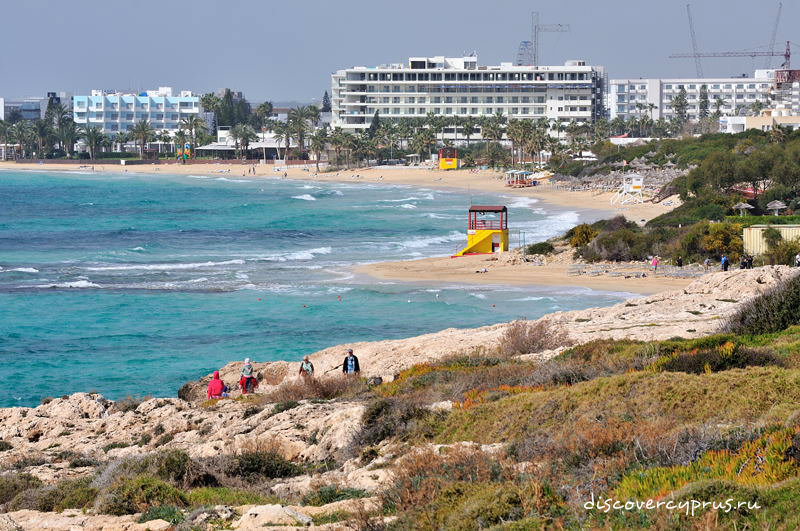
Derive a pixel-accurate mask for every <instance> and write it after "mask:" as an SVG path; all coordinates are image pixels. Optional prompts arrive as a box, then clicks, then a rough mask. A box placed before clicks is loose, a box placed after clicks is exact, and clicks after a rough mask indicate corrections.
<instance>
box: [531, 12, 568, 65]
mask: <svg viewBox="0 0 800 531" xmlns="http://www.w3.org/2000/svg"><path fill="white" fill-rule="evenodd" d="M569 30H570V28H569V24H540V23H539V12H538V11H534V12H533V13H531V42H532V43H533V66H538V65H539V34H540V33H542V32H549V33H566V32H568V31H569ZM523 42H524V41H523ZM520 46H521V45H520Z"/></svg>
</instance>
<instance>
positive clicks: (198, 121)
mask: <svg viewBox="0 0 800 531" xmlns="http://www.w3.org/2000/svg"><path fill="white" fill-rule="evenodd" d="M180 128H181V129H186V130H187V131H189V145H190V146H191V149H192V151H191V152H192V156H194V148H195V146H196V140H197V135H198V134H199V133H200V132H201V131H205V130H207V129H208V125H206V121H205V120H203V119H202V118H200V117H199V116H197V115H196V114H195V115H192V116H187V117H186V118H184V119H183V120H181V123H180Z"/></svg>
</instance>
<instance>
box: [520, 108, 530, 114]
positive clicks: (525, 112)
mask: <svg viewBox="0 0 800 531" xmlns="http://www.w3.org/2000/svg"><path fill="white" fill-rule="evenodd" d="M528 111H530V108H528V107H523V108H522V114H529V112H528Z"/></svg>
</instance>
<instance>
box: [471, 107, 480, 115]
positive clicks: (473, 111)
mask: <svg viewBox="0 0 800 531" xmlns="http://www.w3.org/2000/svg"><path fill="white" fill-rule="evenodd" d="M469 113H470V114H478V108H477V107H473V108H471V109H470V110H469Z"/></svg>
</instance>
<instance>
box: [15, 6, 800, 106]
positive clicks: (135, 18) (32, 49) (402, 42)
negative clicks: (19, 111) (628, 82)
mask: <svg viewBox="0 0 800 531" xmlns="http://www.w3.org/2000/svg"><path fill="white" fill-rule="evenodd" d="M777 5H778V3H777V2H776V1H772V0H694V1H693V2H692V10H693V14H694V19H695V28H696V31H697V39H698V46H699V48H700V50H701V51H722V50H750V49H758V48H759V47H760V49H764V50H765V49H767V48H768V45H769V40H770V37H771V34H772V27H773V24H774V21H775V15H776V12H777ZM532 9H536V10H538V11H539V12H540V13H541V17H542V23H563V24H570V26H571V29H572V31H571V32H570V33H549V34H543V36H542V41H541V43H542V51H541V61H540V62H542V63H543V64H561V63H563V61H565V60H567V59H585V60H587V61H588V62H590V63H592V64H601V65H604V66H605V67H606V68H607V71H608V73H609V75H610V77H612V78H615V77H677V76H694V74H695V68H694V62H693V61H692V60H686V59H668V58H667V56H668V55H669V54H670V53H673V52H688V51H691V42H690V39H689V29H688V23H687V17H686V1H685V0H679V1H676V0H560V1H558V0H548V1H525V2H523V1H516V0H482V1H466V0H460V1H459V0H401V1H398V0H393V1H391V2H389V1H386V0H373V1H358V0H330V1H329V0H305V1H301V0H289V1H272V0H261V1H256V0H226V1H221V0H219V1H218V0H184V1H176V0H158V1H153V0H125V1H116V0H104V1H100V0H69V1H63V0H50V1H45V0H4V1H3V2H2V6H0V50H2V51H3V53H1V54H0V97H2V96H5V97H7V98H9V97H20V96H29V95H43V94H44V93H45V92H46V91H48V90H66V91H70V92H73V93H85V92H86V91H88V90H89V89H91V88H118V89H144V88H152V87H156V86H158V85H162V86H163V85H166V86H172V87H174V88H176V89H180V88H187V89H191V90H194V91H197V92H207V91H211V90H216V89H218V88H220V87H231V88H236V89H238V90H242V91H244V93H245V96H246V97H247V98H248V99H250V100H251V101H261V100H264V99H270V100H273V101H286V100H297V101H310V100H312V99H319V98H320V97H321V95H322V93H323V91H325V90H326V89H329V88H330V74H331V72H332V71H335V70H337V69H340V68H345V67H348V66H354V65H366V66H370V65H376V64H381V63H388V62H401V61H404V60H405V59H406V58H407V57H409V56H413V55H417V56H419V55H428V56H432V55H447V56H460V55H462V53H463V52H472V51H476V52H477V53H478V61H479V64H497V63H498V62H500V61H513V60H514V59H515V57H516V53H517V47H518V45H519V42H520V41H521V40H524V39H529V38H530V37H529V36H530V11H531V10H532ZM798 17H800V2H797V1H796V0H784V6H783V16H782V19H781V24H780V27H779V29H778V38H777V42H778V44H777V45H776V49H781V50H782V49H783V46H784V44H785V41H786V40H787V39H788V40H791V39H793V38H794V39H797V40H798V41H800V38H798V37H793V36H792V35H790V31H789V29H790V28H791V27H792V26H793V23H794V22H795V21H797V20H798ZM793 51H794V52H797V54H798V59H797V60H795V64H796V65H798V66H800V48H797V47H795V48H793ZM765 60H766V59H765V58H756V59H751V58H741V59H705V60H704V61H703V68H704V71H705V74H706V76H713V75H716V76H722V75H724V76H727V75H735V74H741V73H745V72H747V73H749V75H752V72H753V70H754V69H755V68H762V67H763V66H764V65H765ZM781 61H782V59H781V58H778V57H776V58H773V61H772V63H773V65H774V66H777V65H779V64H780V62H781Z"/></svg>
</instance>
